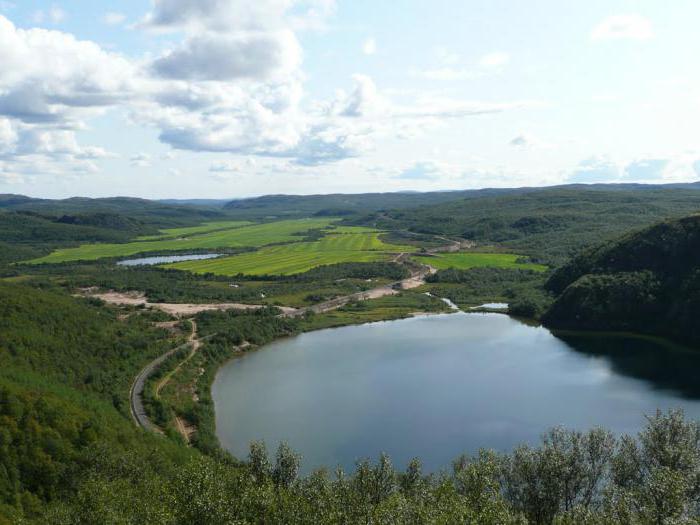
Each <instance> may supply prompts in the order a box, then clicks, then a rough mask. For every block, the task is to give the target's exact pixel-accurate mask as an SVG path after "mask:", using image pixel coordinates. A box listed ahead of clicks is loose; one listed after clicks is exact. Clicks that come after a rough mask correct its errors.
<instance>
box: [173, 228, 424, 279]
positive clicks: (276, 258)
mask: <svg viewBox="0 0 700 525" xmlns="http://www.w3.org/2000/svg"><path fill="white" fill-rule="evenodd" d="M354 231H355V230H354V229H353V228H347V227H346V228H343V229H342V230H341V232H344V233H340V234H336V233H331V234H330V235H327V236H325V237H323V238H322V239H320V240H318V241H314V242H300V243H294V244H290V245H284V246H270V247H267V248H262V249H260V250H258V251H256V252H253V253H244V254H241V255H234V256H231V257H223V258H218V259H210V260H202V261H183V262H181V263H174V264H171V265H168V266H167V267H168V268H176V269H179V270H188V271H191V272H195V273H214V274H220V275H237V274H241V273H242V274H247V275H291V274H295V273H301V272H304V271H307V270H310V269H311V268H314V267H316V266H320V265H324V264H336V263H342V262H372V261H382V260H387V259H389V258H390V255H389V253H395V252H401V251H404V250H406V249H408V250H411V248H407V247H404V246H398V245H393V244H387V243H385V242H383V241H382V240H381V239H380V238H379V235H380V232H377V231H376V230H374V231H373V230H369V229H366V228H365V229H358V230H357V231H359V232H360V233H354ZM351 232H353V233H351Z"/></svg>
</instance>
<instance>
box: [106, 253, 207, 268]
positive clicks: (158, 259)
mask: <svg viewBox="0 0 700 525" xmlns="http://www.w3.org/2000/svg"><path fill="white" fill-rule="evenodd" d="M216 257H221V254H220V253H192V254H186V255H154V256H153V257H142V258H140V259H125V260H123V261H119V262H118V263H117V264H118V265H119V266H144V265H148V266H150V265H154V264H168V263H175V262H181V261H198V260H200V259H215V258H216Z"/></svg>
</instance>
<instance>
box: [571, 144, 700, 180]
mask: <svg viewBox="0 0 700 525" xmlns="http://www.w3.org/2000/svg"><path fill="white" fill-rule="evenodd" d="M699 159H700V152H698V151H687V152H682V153H674V154H670V155H656V156H643V157H638V158H632V159H628V160H624V161H621V160H615V159H613V158H611V157H610V156H608V155H602V156H595V157H591V158H589V159H586V160H583V161H581V162H580V163H579V165H578V166H577V167H576V168H575V169H574V170H572V171H571V173H570V174H569V177H568V181H569V182H580V183H596V182H608V183H609V182H625V183H632V182H636V183H646V184H664V183H672V182H691V181H694V180H696V179H697V176H698V175H699V174H700V173H698V171H697V168H698V167H699V166H700V164H698V160H699Z"/></svg>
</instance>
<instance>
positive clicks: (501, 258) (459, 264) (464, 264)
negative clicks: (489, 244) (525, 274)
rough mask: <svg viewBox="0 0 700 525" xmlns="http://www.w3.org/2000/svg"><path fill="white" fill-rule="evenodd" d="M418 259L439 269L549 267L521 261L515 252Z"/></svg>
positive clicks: (539, 268)
mask: <svg viewBox="0 0 700 525" xmlns="http://www.w3.org/2000/svg"><path fill="white" fill-rule="evenodd" d="M414 258H415V259H416V260H418V261H420V262H422V263H423V264H428V265H430V266H432V267H433V268H437V269H438V270H446V269H448V268H455V269H457V270H468V269H469V268H483V267H489V268H520V269H521V270H535V271H538V272H543V271H545V270H546V269H547V267H546V266H544V265H542V264H535V263H521V262H518V259H520V258H521V256H520V255H516V254H514V253H477V252H456V253H441V254H436V255H433V256H430V257H427V256H425V257H424V256H417V257H414Z"/></svg>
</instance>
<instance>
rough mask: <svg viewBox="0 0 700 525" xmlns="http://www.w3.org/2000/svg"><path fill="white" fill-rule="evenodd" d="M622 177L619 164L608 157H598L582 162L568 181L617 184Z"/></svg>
mask: <svg viewBox="0 0 700 525" xmlns="http://www.w3.org/2000/svg"><path fill="white" fill-rule="evenodd" d="M620 175H621V169H620V166H619V164H618V163H617V162H615V161H613V160H612V159H611V158H610V157H607V156H596V157H590V158H588V159H585V160H582V161H581V162H580V163H579V165H578V166H577V167H576V168H575V169H574V170H573V171H572V172H571V173H570V174H569V177H568V181H569V182H573V183H583V184H591V183H598V182H615V181H617V180H618V179H619V178H620Z"/></svg>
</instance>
